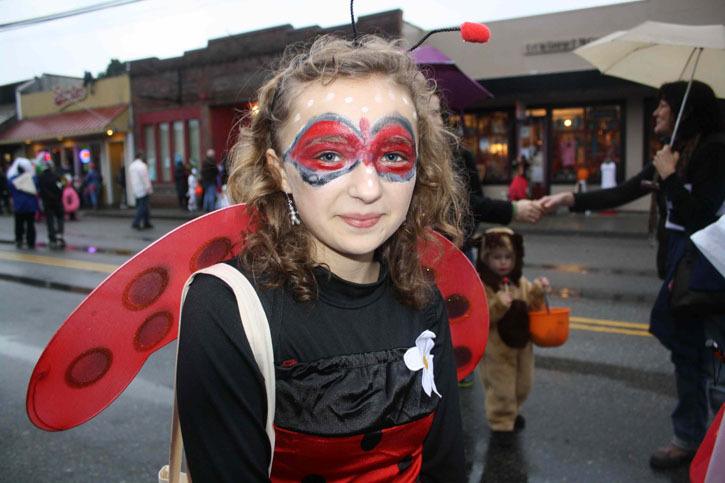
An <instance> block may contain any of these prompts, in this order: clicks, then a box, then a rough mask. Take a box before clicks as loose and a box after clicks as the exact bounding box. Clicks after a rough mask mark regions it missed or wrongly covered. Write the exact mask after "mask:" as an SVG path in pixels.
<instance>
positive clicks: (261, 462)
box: [177, 269, 464, 483]
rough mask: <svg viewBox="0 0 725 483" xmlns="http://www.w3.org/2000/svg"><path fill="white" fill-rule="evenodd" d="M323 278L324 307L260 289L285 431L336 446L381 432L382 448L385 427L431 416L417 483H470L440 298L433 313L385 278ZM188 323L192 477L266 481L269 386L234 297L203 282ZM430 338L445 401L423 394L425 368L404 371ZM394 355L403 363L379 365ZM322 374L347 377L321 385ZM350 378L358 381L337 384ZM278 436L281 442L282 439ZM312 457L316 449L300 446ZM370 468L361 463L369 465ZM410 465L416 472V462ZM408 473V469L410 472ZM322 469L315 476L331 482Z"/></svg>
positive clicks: (181, 380)
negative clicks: (420, 342) (399, 296)
mask: <svg viewBox="0 0 725 483" xmlns="http://www.w3.org/2000/svg"><path fill="white" fill-rule="evenodd" d="M317 279H318V284H319V289H320V290H319V291H320V296H319V299H318V300H317V301H315V302H309V303H304V304H300V303H297V302H295V301H294V300H293V299H292V297H291V294H290V292H289V291H288V290H285V289H283V288H278V289H269V290H260V289H259V288H257V292H258V294H259V296H260V300H261V302H262V305H263V307H264V309H265V313H266V314H267V318H268V320H269V324H270V330H271V333H272V340H273V346H274V360H275V367H276V370H275V372H276V377H277V385H276V394H277V396H276V397H277V407H276V411H275V427H277V428H284V429H285V430H291V431H297V432H299V433H306V434H313V435H315V436H322V437H332V438H335V437H338V436H340V437H344V436H350V435H359V434H363V435H368V436H369V434H380V432H381V431H382V435H383V436H382V438H383V442H384V441H385V438H386V436H385V434H386V433H385V430H386V429H385V428H386V427H387V428H389V427H391V426H392V427H397V426H399V425H401V424H402V425H405V424H406V423H409V422H410V421H413V423H415V421H420V420H421V419H422V418H424V417H430V416H433V418H434V419H433V422H432V426H431V427H430V430H429V431H428V434H427V436H426V437H425V441H424V443H423V448H422V466H421V467H420V474H419V476H420V478H421V480H422V481H441V482H444V481H445V482H456V481H462V480H463V479H464V468H463V465H464V460H463V447H462V441H461V420H460V409H459V405H458V392H457V383H456V373H455V362H454V358H453V351H452V346H451V338H450V331H449V326H448V320H447V316H446V310H445V305H444V303H443V300H442V298H441V296H440V294H439V293H438V292H437V291H435V298H434V299H433V300H432V302H431V303H430V304H429V305H428V306H427V307H425V308H424V309H422V310H414V309H412V308H410V307H407V306H404V305H402V304H400V303H399V302H398V301H397V300H396V299H395V297H394V296H393V288H392V285H391V282H390V279H389V276H388V275H387V273H386V271H385V270H384V269H381V276H380V279H379V280H378V282H376V283H373V284H366V285H358V284H353V283H350V282H346V281H343V280H341V279H339V278H337V277H335V276H332V277H330V274H329V272H326V271H324V270H322V269H320V271H319V273H318V274H317ZM250 280H251V278H250ZM252 283H253V285H255V288H256V284H255V282H254V281H252ZM182 314H183V315H182V320H181V334H180V339H179V358H178V369H177V401H178V407H179V414H180V421H181V428H182V433H183V439H184V445H185V450H186V456H187V459H188V464H189V469H190V472H191V476H192V478H193V480H194V481H195V482H196V483H198V482H205V481H215V482H216V481H267V467H268V464H269V461H270V448H269V443H268V439H267V436H266V433H265V421H266V411H267V407H266V397H265V395H264V394H265V393H264V384H263V380H262V377H261V374H260V372H259V370H258V369H257V366H256V363H255V360H254V356H253V354H252V352H251V349H250V347H249V343H248V342H247V339H246V336H245V334H244V331H243V328H242V324H241V320H240V317H239V311H238V308H237V304H236V301H235V298H234V295H233V293H232V291H231V290H230V289H229V288H228V286H227V285H226V284H224V282H222V281H221V280H219V279H217V278H215V277H211V276H206V275H201V276H197V278H196V279H195V280H194V282H193V283H192V284H191V287H190V290H189V292H188V295H187V298H186V301H185V303H184V306H183V311H182ZM426 329H427V330H431V331H433V332H434V333H435V334H436V336H437V337H436V339H435V347H434V349H433V352H432V353H433V354H434V360H435V363H434V374H435V383H436V386H437V388H438V391H439V392H440V394H441V395H442V396H443V397H442V398H438V396H436V395H435V393H433V394H432V395H431V397H429V396H427V395H425V394H424V393H422V389H421V379H420V378H421V375H420V371H418V372H417V373H412V374H413V376H412V378H411V375H410V374H411V373H410V371H409V370H408V369H406V368H405V366H404V365H401V364H402V354H403V353H404V352H405V350H407V349H408V348H410V347H413V346H415V339H416V337H418V336H419V335H420V334H421V332H422V331H423V330H426ZM390 355H392V356H393V357H394V358H397V359H401V362H400V363H399V362H396V361H397V359H395V360H394V361H393V362H387V363H386V364H385V365H383V366H381V365H380V364H379V363H377V361H379V360H382V359H384V358H386V357H388V356H390ZM371 360H375V361H376V364H371V362H370V361H371ZM321 367H324V371H328V372H329V370H330V367H333V368H334V367H338V368H340V369H339V370H337V372H336V370H333V373H332V375H330V374H328V373H325V374H327V375H326V376H321V375H320V374H321V372H320V371H319V369H320V368H321ZM324 371H322V372H324ZM360 371H363V372H362V373H361V372H360ZM310 373H314V374H312V376H310ZM304 374H307V376H308V377H307V379H306V380H305V381H303V382H302V383H300V382H299V381H298V380H297V379H299V378H303V377H304ZM310 377H311V378H310ZM408 378H411V379H410V381H405V380H407V379H408ZM340 380H350V381H354V383H353V384H338V381H340ZM318 382H319V385H318ZM403 385H407V386H405V387H403ZM398 387H400V388H402V389H403V390H398V389H397V388H398ZM310 391H312V392H311V393H310ZM310 401H312V402H310ZM321 401H325V402H324V403H322V402H321ZM426 415H427V416H426ZM371 432H372V433H371ZM366 437H367V436H366ZM277 438H278V443H279V438H280V433H277ZM363 439H365V438H363ZM373 440H374V441H379V438H378V439H377V440H376V439H375V438H373ZM368 441H370V439H368ZM364 445H365V443H363V446H364ZM313 446H314V445H313ZM357 447H358V450H359V447H360V445H357ZM277 449H279V446H278V448H277ZM309 450H314V448H307V447H303V448H298V451H302V452H305V451H309ZM348 457H350V456H348ZM278 458H284V456H279V455H277V454H275V465H276V464H277V461H278ZM404 459H405V458H404ZM365 460H366V458H365V457H362V456H361V457H360V458H355V457H353V459H352V461H353V462H357V461H361V462H363V463H361V464H364V461H365ZM405 461H407V464H410V459H407V460H405ZM405 465H406V463H405V462H403V463H401V464H400V465H399V466H400V468H401V469H400V471H403V470H404V469H405V468H406V466H405ZM324 471H325V468H319V471H316V472H315V473H316V474H318V475H322V476H325V473H324ZM395 471H397V469H396V470H395ZM273 474H274V473H273ZM328 481H329V480H328Z"/></svg>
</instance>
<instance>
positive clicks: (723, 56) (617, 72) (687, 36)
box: [574, 21, 725, 98]
mask: <svg viewBox="0 0 725 483" xmlns="http://www.w3.org/2000/svg"><path fill="white" fill-rule="evenodd" d="M699 49H702V50H701V52H698V50H699ZM574 53H575V54H577V55H579V56H580V57H582V58H584V59H585V60H587V61H588V62H589V63H591V64H592V65H594V66H595V67H596V68H597V69H599V71H600V72H602V73H603V74H607V75H611V76H614V77H620V78H622V79H627V80H631V81H634V82H639V83H640V84H645V85H648V86H652V87H660V86H661V85H662V84H664V83H666V82H672V81H676V80H688V79H690V78H691V76H692V73H693V69H695V76H694V78H695V79H697V80H699V81H702V82H705V83H707V84H709V85H710V87H712V89H713V90H714V91H715V95H716V96H717V97H721V98H722V97H725V26H723V25H679V24H671V23H663V22H651V21H649V22H644V23H642V24H640V25H638V26H636V27H634V28H632V29H630V30H626V31H620V32H614V33H612V34H609V35H607V36H606V37H602V38H600V39H598V40H595V41H594V42H591V43H589V44H586V45H584V46H582V47H579V48H578V49H576V50H575V51H574Z"/></svg>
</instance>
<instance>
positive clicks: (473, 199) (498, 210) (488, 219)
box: [456, 149, 514, 228]
mask: <svg viewBox="0 0 725 483" xmlns="http://www.w3.org/2000/svg"><path fill="white" fill-rule="evenodd" d="M456 163H457V164H458V169H459V171H460V172H461V174H462V176H464V179H465V180H466V181H468V196H469V198H468V200H469V205H470V209H471V215H472V217H473V223H474V225H478V224H479V223H495V224H498V225H508V224H509V223H511V220H512V219H513V214H514V207H513V204H512V203H511V202H510V201H508V200H495V199H492V198H488V197H487V196H486V195H484V194H483V188H482V187H481V180H480V178H479V177H478V170H477V169H476V161H475V160H474V159H473V155H472V154H471V152H470V151H468V150H465V149H461V150H460V151H459V153H458V156H456ZM474 228H475V226H474Z"/></svg>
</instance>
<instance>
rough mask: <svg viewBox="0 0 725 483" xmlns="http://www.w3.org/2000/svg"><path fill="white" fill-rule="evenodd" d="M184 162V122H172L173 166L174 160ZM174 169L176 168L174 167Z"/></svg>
mask: <svg viewBox="0 0 725 483" xmlns="http://www.w3.org/2000/svg"><path fill="white" fill-rule="evenodd" d="M177 159H181V162H182V163H183V162H185V161H186V139H185V137H184V121H176V122H174V165H175V164H176V160H177ZM174 169H176V166H174Z"/></svg>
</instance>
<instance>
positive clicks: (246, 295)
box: [159, 263, 276, 483]
mask: <svg viewBox="0 0 725 483" xmlns="http://www.w3.org/2000/svg"><path fill="white" fill-rule="evenodd" d="M199 273H204V274H207V275H213V276H215V277H217V278H220V279H221V280H223V281H224V282H225V283H226V284H227V285H229V287H230V288H231V289H232V291H233V292H234V296H235V297H236V299H237V306H238V307H239V316H240V318H241V320H242V326H243V327H244V332H245V334H246V335H247V340H248V341H249V346H250V347H251V349H252V353H253V354H254V359H255V361H256V362H257V366H258V367H259V371H260V372H261V373H262V377H263V378H264V386H265V391H266V394H267V422H266V426H265V430H266V432H267V438H268V439H269V445H270V448H271V453H270V454H271V455H272V457H271V458H270V461H269V468H268V469H267V473H268V474H270V473H271V471H272V460H273V457H274V440H275V437H274V426H273V424H274V411H275V407H276V405H275V375H274V349H273V347H272V335H271V333H270V331H269V323H268V322H267V316H266V314H265V313H264V308H263V307H262V303H261V302H260V301H259V296H258V295H257V292H256V291H255V290H254V287H252V284H251V283H249V280H247V278H246V277H245V276H244V275H243V274H242V273H241V272H240V271H239V270H237V269H235V268H234V267H232V266H230V265H227V264H226V263H217V264H216V265H212V266H211V267H207V268H204V269H202V270H199V271H197V272H195V273H193V274H192V275H191V277H189V280H187V282H186V284H185V285H184V289H183V291H182V294H181V307H182V308H183V306H184V300H186V294H187V292H188V291H189V286H190V285H191V282H192V281H193V280H194V277H195V276H196V275H197V274H199ZM179 334H181V309H179ZM176 347H177V349H176V350H177V354H176V355H177V357H176V360H177V364H178V344H177V346H176ZM174 373H176V370H174ZM183 451H184V443H183V441H182V439H181V426H180V425H179V414H178V408H177V405H176V377H174V408H173V415H172V419H171V444H170V449H169V465H168V467H167V466H165V467H163V468H162V469H161V471H160V472H159V481H169V482H170V483H183V482H185V481H188V480H187V478H186V475H185V474H183V473H181V459H182V454H183ZM164 476H165V477H166V478H163V477H164Z"/></svg>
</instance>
